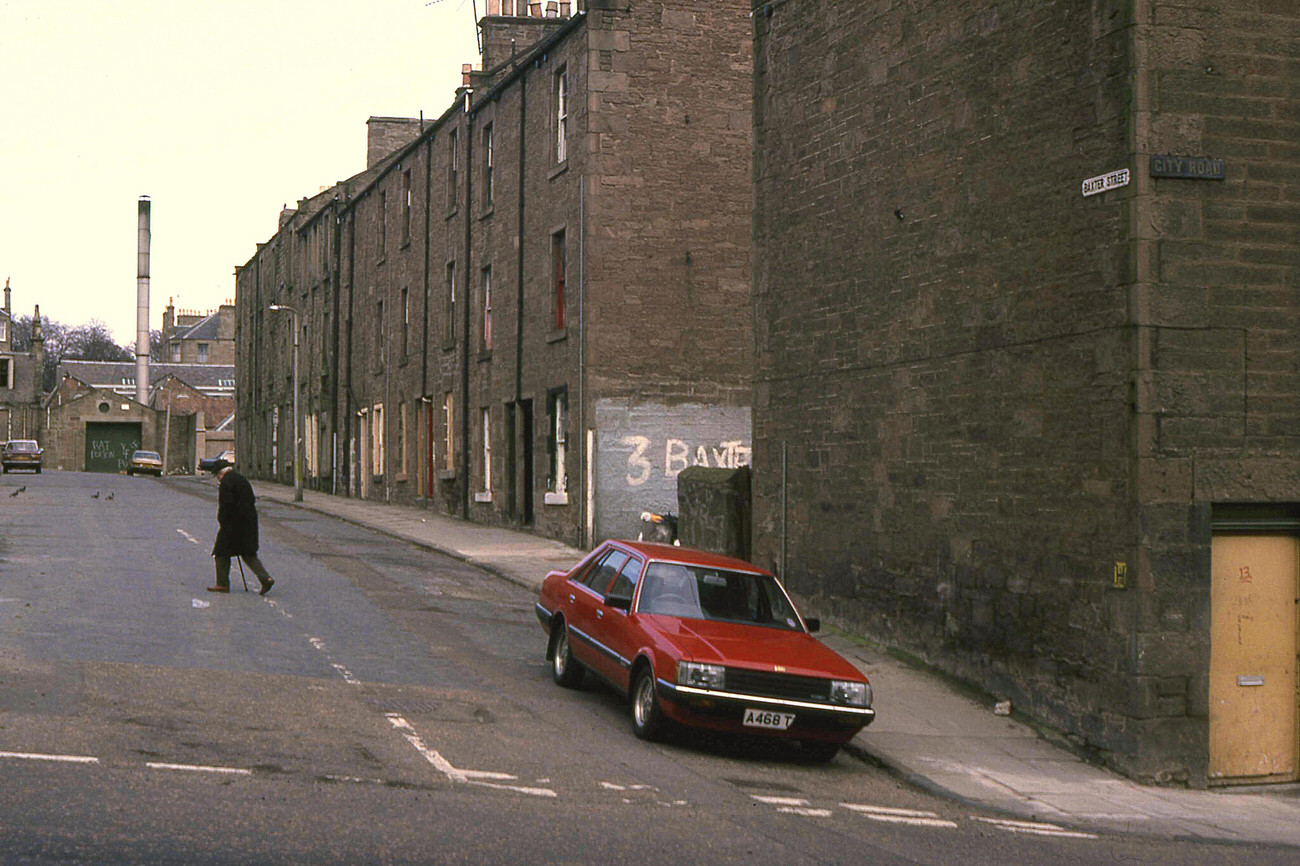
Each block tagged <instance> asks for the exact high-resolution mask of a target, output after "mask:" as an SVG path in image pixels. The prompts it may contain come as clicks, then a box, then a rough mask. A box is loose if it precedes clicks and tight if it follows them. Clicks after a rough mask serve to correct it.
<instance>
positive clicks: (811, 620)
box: [803, 616, 822, 632]
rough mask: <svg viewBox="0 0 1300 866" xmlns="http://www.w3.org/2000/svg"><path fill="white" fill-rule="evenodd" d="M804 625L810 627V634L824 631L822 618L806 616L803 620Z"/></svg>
mask: <svg viewBox="0 0 1300 866" xmlns="http://www.w3.org/2000/svg"><path fill="white" fill-rule="evenodd" d="M803 624H804V625H806V626H808V631H809V632H818V631H821V630H822V621H821V617H816V616H806V617H804V618H803Z"/></svg>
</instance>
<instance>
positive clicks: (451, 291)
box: [442, 262, 456, 343]
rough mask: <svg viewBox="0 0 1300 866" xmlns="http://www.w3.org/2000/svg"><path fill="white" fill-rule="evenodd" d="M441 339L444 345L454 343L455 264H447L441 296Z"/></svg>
mask: <svg viewBox="0 0 1300 866" xmlns="http://www.w3.org/2000/svg"><path fill="white" fill-rule="evenodd" d="M442 300H443V306H442V320H443V329H442V339H443V342H445V343H454V342H456V263H455V262H447V286H446V292H445V293H444V294H443V296H442Z"/></svg>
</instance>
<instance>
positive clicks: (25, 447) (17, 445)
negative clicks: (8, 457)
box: [9, 440, 37, 451]
mask: <svg viewBox="0 0 1300 866" xmlns="http://www.w3.org/2000/svg"><path fill="white" fill-rule="evenodd" d="M9 450H10V451H35V450H37V445H36V443H35V442H23V441H21V440H19V441H16V442H10V443H9Z"/></svg>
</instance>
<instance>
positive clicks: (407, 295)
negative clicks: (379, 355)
mask: <svg viewBox="0 0 1300 866" xmlns="http://www.w3.org/2000/svg"><path fill="white" fill-rule="evenodd" d="M410 352H411V291H410V289H405V288H404V289H402V357H403V358H405V357H406V356H407V355H408V354H410Z"/></svg>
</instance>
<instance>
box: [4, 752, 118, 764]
mask: <svg viewBox="0 0 1300 866" xmlns="http://www.w3.org/2000/svg"><path fill="white" fill-rule="evenodd" d="M0 758H15V759H17V760H22V761H56V762H59V763H63V764H98V763H99V758H93V757H91V756H89V755H42V754H40V753H38V752H0Z"/></svg>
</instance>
